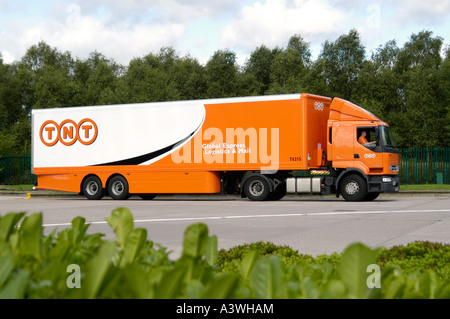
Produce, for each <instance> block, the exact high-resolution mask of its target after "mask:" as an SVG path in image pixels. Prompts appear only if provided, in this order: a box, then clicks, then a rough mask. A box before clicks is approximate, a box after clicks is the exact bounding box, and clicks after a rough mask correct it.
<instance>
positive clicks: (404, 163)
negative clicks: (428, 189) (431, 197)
mask: <svg viewBox="0 0 450 319" xmlns="http://www.w3.org/2000/svg"><path fill="white" fill-rule="evenodd" d="M399 176H400V182H401V184H450V147H439V148H404V149H400V174H399Z"/></svg>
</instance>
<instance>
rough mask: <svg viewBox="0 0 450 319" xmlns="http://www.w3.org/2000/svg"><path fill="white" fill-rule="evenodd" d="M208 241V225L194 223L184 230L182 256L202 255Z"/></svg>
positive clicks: (194, 256) (195, 256)
mask: <svg viewBox="0 0 450 319" xmlns="http://www.w3.org/2000/svg"><path fill="white" fill-rule="evenodd" d="M207 241H208V227H207V226H206V225H205V224H203V223H198V224H192V225H190V226H189V227H188V228H187V229H186V231H185V232H184V237H183V252H182V256H183V255H184V256H189V257H193V258H199V257H202V256H203V255H204V253H205V249H206V244H207Z"/></svg>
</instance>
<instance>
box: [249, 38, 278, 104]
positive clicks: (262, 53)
mask: <svg viewBox="0 0 450 319" xmlns="http://www.w3.org/2000/svg"><path fill="white" fill-rule="evenodd" d="M281 51H282V50H281V49H279V48H275V49H273V50H270V49H269V48H268V47H266V46H265V45H262V46H260V47H258V48H256V50H254V51H253V52H252V53H251V54H250V58H249V59H248V60H247V61H246V64H245V67H244V75H253V76H254V80H255V81H256V82H257V83H255V85H259V86H260V89H259V90H258V95H264V94H265V93H266V91H267V90H268V89H269V87H270V84H271V78H270V72H271V70H272V65H273V61H274V60H275V57H276V55H277V54H278V53H280V52H281Z"/></svg>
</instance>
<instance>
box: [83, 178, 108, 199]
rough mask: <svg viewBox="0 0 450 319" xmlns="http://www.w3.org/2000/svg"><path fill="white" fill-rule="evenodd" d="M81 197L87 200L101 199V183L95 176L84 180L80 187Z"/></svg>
mask: <svg viewBox="0 0 450 319" xmlns="http://www.w3.org/2000/svg"><path fill="white" fill-rule="evenodd" d="M81 188H82V192H83V195H84V196H86V198H87V199H93V200H97V199H101V198H102V197H103V186H102V181H101V180H100V178H98V177H97V176H89V177H88V178H86V179H85V180H84V182H83V185H82V187H81Z"/></svg>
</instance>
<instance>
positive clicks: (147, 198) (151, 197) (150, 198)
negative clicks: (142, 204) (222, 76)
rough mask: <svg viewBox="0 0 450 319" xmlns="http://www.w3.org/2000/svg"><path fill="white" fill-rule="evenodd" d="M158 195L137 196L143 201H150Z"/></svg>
mask: <svg viewBox="0 0 450 319" xmlns="http://www.w3.org/2000/svg"><path fill="white" fill-rule="evenodd" d="M157 195H158V194H139V197H140V198H142V199H145V200H152V199H153V198H155V197H156V196H157Z"/></svg>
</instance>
